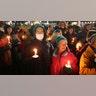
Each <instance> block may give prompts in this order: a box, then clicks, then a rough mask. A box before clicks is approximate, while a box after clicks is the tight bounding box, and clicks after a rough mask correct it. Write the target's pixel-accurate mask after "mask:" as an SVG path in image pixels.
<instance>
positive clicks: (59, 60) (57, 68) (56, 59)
mask: <svg viewBox="0 0 96 96" xmlns="http://www.w3.org/2000/svg"><path fill="white" fill-rule="evenodd" d="M56 52H57V49H56V50H55V51H54V53H53V56H52V64H51V74H52V75H59V74H61V71H62V69H63V68H64V67H65V65H66V64H67V63H68V60H69V61H70V64H71V67H72V72H71V73H70V74H71V75H73V74H74V75H77V74H78V73H79V70H78V69H79V68H78V67H77V62H78V60H77V58H76V57H75V56H74V55H73V54H72V53H71V52H70V50H69V49H68V50H67V51H65V52H63V54H62V55H61V56H59V55H58V54H57V53H56ZM63 75H68V73H67V72H66V71H65V70H64V71H63Z"/></svg>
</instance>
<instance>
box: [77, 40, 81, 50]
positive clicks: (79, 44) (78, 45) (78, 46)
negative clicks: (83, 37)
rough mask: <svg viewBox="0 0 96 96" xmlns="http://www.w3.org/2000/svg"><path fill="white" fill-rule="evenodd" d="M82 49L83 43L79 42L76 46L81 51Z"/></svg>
mask: <svg viewBox="0 0 96 96" xmlns="http://www.w3.org/2000/svg"><path fill="white" fill-rule="evenodd" d="M80 47H82V43H81V42H78V43H77V44H76V49H77V50H79V48H80Z"/></svg>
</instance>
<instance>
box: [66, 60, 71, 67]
mask: <svg viewBox="0 0 96 96" xmlns="http://www.w3.org/2000/svg"><path fill="white" fill-rule="evenodd" d="M65 66H66V67H67V68H71V65H70V61H69V60H68V63H67V64H66V65H65Z"/></svg>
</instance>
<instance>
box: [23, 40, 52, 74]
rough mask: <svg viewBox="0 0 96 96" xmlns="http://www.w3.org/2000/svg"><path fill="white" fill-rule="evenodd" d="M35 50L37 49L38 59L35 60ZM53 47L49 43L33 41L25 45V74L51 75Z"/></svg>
mask: <svg viewBox="0 0 96 96" xmlns="http://www.w3.org/2000/svg"><path fill="white" fill-rule="evenodd" d="M34 48H36V49H37V54H38V56H39V57H38V58H33V57H32V56H33V55H34V51H33V50H34ZM52 50H53V46H52V45H51V43H49V42H41V41H38V40H37V39H33V40H31V41H30V42H28V43H27V45H25V47H24V49H23V52H22V57H23V67H24V68H25V67H26V68H25V69H24V72H25V73H23V74H34V75H44V74H47V75H48V74H50V63H51V54H52Z"/></svg>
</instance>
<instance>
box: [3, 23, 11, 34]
mask: <svg viewBox="0 0 96 96" xmlns="http://www.w3.org/2000/svg"><path fill="white" fill-rule="evenodd" d="M9 27H10V28H12V27H11V26H10V25H7V24H6V25H5V26H4V31H5V33H6V34H7V28H9Z"/></svg>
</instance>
